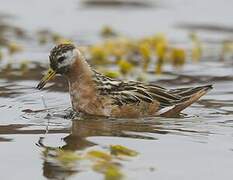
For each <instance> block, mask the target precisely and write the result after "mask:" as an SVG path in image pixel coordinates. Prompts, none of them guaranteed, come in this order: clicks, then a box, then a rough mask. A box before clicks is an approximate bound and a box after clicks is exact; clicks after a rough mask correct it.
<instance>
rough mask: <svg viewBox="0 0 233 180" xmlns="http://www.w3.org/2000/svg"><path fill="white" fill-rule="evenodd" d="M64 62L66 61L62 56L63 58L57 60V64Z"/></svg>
mask: <svg viewBox="0 0 233 180" xmlns="http://www.w3.org/2000/svg"><path fill="white" fill-rule="evenodd" d="M64 60H65V57H64V56H61V57H59V58H58V59H57V62H59V63H61V62H62V61H64Z"/></svg>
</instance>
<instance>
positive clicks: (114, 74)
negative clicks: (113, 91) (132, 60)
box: [103, 70, 121, 78]
mask: <svg viewBox="0 0 233 180" xmlns="http://www.w3.org/2000/svg"><path fill="white" fill-rule="evenodd" d="M103 74H104V75H105V76H108V77H110V78H119V77H120V75H121V74H120V73H119V72H117V71H107V70H105V71H103Z"/></svg>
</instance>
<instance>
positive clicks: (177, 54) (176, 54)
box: [170, 48, 186, 67]
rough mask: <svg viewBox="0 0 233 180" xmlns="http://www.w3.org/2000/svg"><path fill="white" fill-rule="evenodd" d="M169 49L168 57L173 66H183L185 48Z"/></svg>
mask: <svg viewBox="0 0 233 180" xmlns="http://www.w3.org/2000/svg"><path fill="white" fill-rule="evenodd" d="M170 51H171V52H170V59H171V61H172V64H173V66H175V67H180V66H183V65H184V63H185V59H186V52H185V50H184V49H182V48H172V49H171V50H170Z"/></svg>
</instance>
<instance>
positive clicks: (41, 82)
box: [36, 68, 56, 89]
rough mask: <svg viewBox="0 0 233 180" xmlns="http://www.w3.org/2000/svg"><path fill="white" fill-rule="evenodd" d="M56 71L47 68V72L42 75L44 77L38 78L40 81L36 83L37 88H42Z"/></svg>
mask: <svg viewBox="0 0 233 180" xmlns="http://www.w3.org/2000/svg"><path fill="white" fill-rule="evenodd" d="M55 74H56V72H55V71H54V70H52V69H51V68H49V70H48V72H47V73H46V74H45V75H44V77H43V78H42V79H41V80H40V83H39V84H38V85H37V87H36V88H37V89H42V88H43V87H44V86H45V84H46V83H47V82H48V81H49V80H50V79H52V78H53V77H54V76H55Z"/></svg>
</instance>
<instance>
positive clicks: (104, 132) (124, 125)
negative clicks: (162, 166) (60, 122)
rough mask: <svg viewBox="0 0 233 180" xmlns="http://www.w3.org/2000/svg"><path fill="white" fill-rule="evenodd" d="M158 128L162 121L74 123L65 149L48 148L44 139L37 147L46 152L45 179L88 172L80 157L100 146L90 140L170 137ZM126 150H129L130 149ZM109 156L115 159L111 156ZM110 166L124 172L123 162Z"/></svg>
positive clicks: (87, 120) (85, 120)
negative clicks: (161, 135) (97, 137)
mask: <svg viewBox="0 0 233 180" xmlns="http://www.w3.org/2000/svg"><path fill="white" fill-rule="evenodd" d="M157 125H158V127H159V125H160V123H159V121H157V122H155V121H150V120H146V121H144V120H135V121H134V120H128V119H122V120H121V119H119V120H116V119H104V118H96V117H88V118H79V119H74V120H73V121H72V127H71V132H70V134H69V135H68V136H66V137H65V138H64V139H63V140H64V142H65V145H63V146H61V147H51V146H49V145H45V144H44V138H40V139H39V141H38V143H37V145H38V146H40V147H41V148H43V150H42V159H43V175H44V176H45V177H46V178H49V179H66V178H68V177H70V176H72V175H74V174H77V173H79V172H82V171H85V165H82V160H81V159H82V157H81V156H82V155H80V154H79V153H80V152H81V154H82V153H84V151H85V150H87V149H88V148H90V147H92V146H95V145H97V144H96V143H94V142H92V141H90V140H88V139H87V138H88V137H94V136H107V137H128V138H137V139H147V140H156V138H155V137H153V136H148V133H156V134H157V133H159V134H166V133H168V132H167V131H166V130H163V129H161V127H160V128H158V127H156V126H157ZM146 133H147V134H146ZM122 147H123V146H122ZM123 148H124V149H126V150H127V147H123ZM64 152H65V154H64ZM132 152H134V150H132ZM109 154H110V155H111V153H109ZM101 156H102V157H101V158H103V159H106V158H105V157H103V156H106V157H107V156H108V154H107V153H105V151H104V152H103V155H101ZM118 160H119V159H118ZM108 165H110V166H111V167H119V168H120V167H121V162H117V163H116V162H114V163H113V164H111V163H110V164H108ZM115 165H116V166H115Z"/></svg>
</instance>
